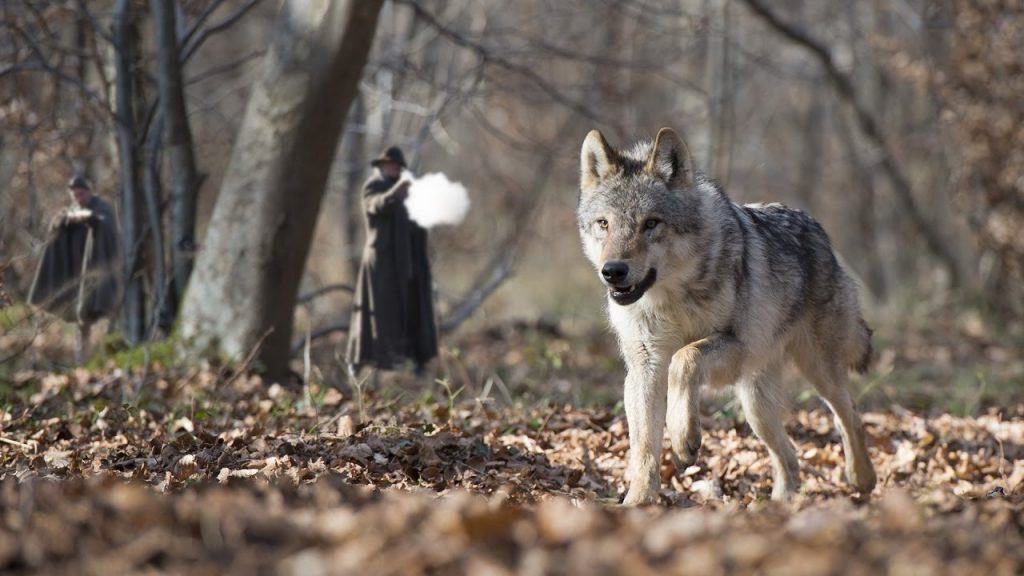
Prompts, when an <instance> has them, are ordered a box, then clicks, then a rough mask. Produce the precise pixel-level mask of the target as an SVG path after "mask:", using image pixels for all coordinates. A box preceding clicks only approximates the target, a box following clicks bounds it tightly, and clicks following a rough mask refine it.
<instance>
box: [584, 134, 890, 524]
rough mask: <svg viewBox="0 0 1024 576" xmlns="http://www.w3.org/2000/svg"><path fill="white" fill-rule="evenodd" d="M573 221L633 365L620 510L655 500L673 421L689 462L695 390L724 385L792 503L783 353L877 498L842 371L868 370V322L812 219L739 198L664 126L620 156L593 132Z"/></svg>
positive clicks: (858, 481) (794, 469)
mask: <svg viewBox="0 0 1024 576" xmlns="http://www.w3.org/2000/svg"><path fill="white" fill-rule="evenodd" d="M576 215H577V222H578V224H579V229H580V236H581V238H582V241H583V251H584V253H585V254H586V256H587V258H588V259H589V260H590V262H591V263H593V265H594V267H595V268H596V270H597V273H598V278H599V279H600V281H601V282H602V283H603V284H604V287H605V288H606V289H607V296H608V297H607V312H608V317H609V320H610V323H611V325H612V327H613V328H614V330H615V332H616V335H617V337H618V341H619V347H620V350H621V353H622V357H623V359H624V361H625V364H626V381H625V409H626V419H627V423H628V428H629V463H628V468H627V478H628V480H629V489H628V491H627V492H626V496H625V499H624V500H623V504H625V505H641V504H649V503H653V502H655V501H656V500H657V497H658V490H659V485H660V480H661V478H660V475H659V468H660V466H659V465H660V462H661V446H662V439H663V437H664V429H665V427H666V423H667V427H668V434H669V437H670V441H671V446H672V456H673V459H674V461H675V464H676V467H677V469H678V470H682V469H684V468H685V467H686V466H689V465H692V464H693V463H694V462H695V461H696V458H697V454H698V451H699V449H700V444H701V432H700V423H699V419H698V416H699V401H700V390H701V388H702V387H703V386H710V387H722V386H727V385H734V386H735V390H736V393H737V395H738V396H739V399H740V402H741V404H742V406H743V410H744V412H745V414H746V417H747V421H748V422H749V423H750V426H751V428H752V429H753V430H754V433H755V434H757V436H758V437H759V438H760V439H761V440H762V441H763V442H764V443H765V445H766V446H767V448H768V453H769V455H770V457H771V463H772V498H773V499H775V500H784V499H787V498H788V497H789V495H791V494H792V493H793V492H794V491H795V490H796V489H797V488H798V487H799V485H800V471H799V465H798V464H797V458H796V454H795V452H794V450H793V445H792V443H791V442H790V440H789V437H788V436H787V435H786V431H785V429H784V427H783V420H784V418H785V417H786V414H787V402H786V396H787V394H786V392H785V390H784V387H783V385H782V381H781V372H782V368H783V366H784V364H785V362H786V361H787V360H792V361H794V362H795V363H796V365H797V366H798V367H799V369H800V371H801V372H802V373H803V375H804V376H805V377H806V378H807V379H808V380H809V381H810V383H811V384H812V385H813V386H814V388H815V389H816V390H817V392H818V393H819V394H820V395H821V397H822V398H823V399H824V400H825V402H826V403H827V404H828V406H829V408H830V409H831V410H832V412H833V414H834V417H835V418H834V420H835V424H836V426H837V428H838V429H839V433H840V435H841V436H842V442H843V451H844V453H845V458H846V462H845V463H846V466H845V468H846V470H845V472H846V478H847V480H848V482H849V483H850V484H852V485H853V486H854V487H855V488H856V489H857V490H858V491H859V492H860V493H862V494H869V493H870V492H871V490H872V489H873V488H874V486H875V471H874V468H873V466H872V464H871V459H870V458H869V456H868V451H867V448H866V446H865V437H864V430H863V427H862V425H861V421H860V417H859V415H858V414H857V412H856V410H855V408H854V403H853V400H852V398H851V396H850V392H849V390H848V388H847V378H848V372H849V370H850V369H853V370H856V371H858V372H861V373H863V372H864V371H866V370H867V368H868V363H869V360H870V358H871V354H872V349H871V329H870V328H868V326H867V324H866V323H865V322H864V320H863V319H862V317H861V313H860V305H859V303H858V297H857V287H856V284H855V283H854V282H853V280H851V278H850V277H849V276H848V275H847V274H846V273H845V272H844V271H843V268H842V266H840V264H839V262H838V261H837V259H836V256H835V254H834V253H833V251H832V247H831V245H830V243H829V238H828V235H827V234H826V233H825V231H824V230H823V229H822V227H821V225H820V224H818V223H817V222H816V221H815V220H814V219H812V218H811V217H810V216H808V215H807V214H805V213H803V212H801V211H800V210H794V209H791V208H787V207H786V206H783V205H782V204H749V205H739V204H736V203H734V202H732V201H731V200H730V199H729V198H728V196H726V194H725V193H724V192H723V191H722V189H721V188H720V187H719V186H718V185H717V184H715V183H714V182H713V181H712V180H710V179H708V178H707V177H706V176H704V175H703V174H702V173H700V172H698V171H696V170H695V169H694V165H693V159H692V158H691V156H690V153H689V149H688V147H687V145H686V142H685V141H684V140H683V139H682V138H680V137H679V136H678V135H677V134H676V133H675V132H674V131H673V130H672V129H670V128H662V129H661V130H660V131H659V132H658V135H657V137H656V138H655V139H654V141H649V140H648V141H641V142H638V143H636V144H635V145H633V146H632V147H631V148H629V149H625V150H616V149H614V148H612V147H611V146H610V145H609V144H608V142H607V141H606V140H605V138H604V136H603V135H602V134H601V132H599V131H597V130H593V131H591V132H590V133H589V134H588V135H587V137H586V139H585V140H584V142H583V147H582V149H581V151H580V189H579V200H578V204H577V210H576Z"/></svg>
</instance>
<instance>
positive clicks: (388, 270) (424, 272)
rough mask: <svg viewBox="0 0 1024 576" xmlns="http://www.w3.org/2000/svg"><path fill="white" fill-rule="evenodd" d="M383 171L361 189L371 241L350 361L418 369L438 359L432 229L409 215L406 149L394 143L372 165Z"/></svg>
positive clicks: (352, 330)
mask: <svg viewBox="0 0 1024 576" xmlns="http://www.w3.org/2000/svg"><path fill="white" fill-rule="evenodd" d="M371 165H372V166H374V167H375V168H376V169H377V170H376V171H375V172H374V174H373V176H371V177H370V179H369V180H368V181H367V182H366V184H365V185H364V186H363V211H364V216H365V223H366V245H365V247H364V249H363V261H362V265H361V266H360V267H359V278H358V280H357V282H356V289H355V297H354V301H353V306H352V316H351V321H350V325H349V338H348V353H347V361H348V364H349V366H350V368H351V369H352V370H353V373H355V372H356V371H358V370H359V368H361V367H363V366H372V367H376V368H380V369H384V370H392V369H395V368H401V366H402V364H403V363H404V362H405V360H406V359H410V360H412V361H413V362H414V363H415V364H416V368H417V371H418V372H419V371H422V369H423V367H424V366H425V365H426V364H427V362H429V361H430V360H431V359H432V358H434V357H435V356H437V328H436V325H435V322H434V303H433V282H432V280H431V275H430V260H429V258H428V256H427V231H426V230H424V229H423V228H421V227H420V226H419V225H418V224H416V223H415V222H413V221H412V220H410V219H409V212H408V211H407V210H406V208H405V199H406V197H408V195H409V181H408V180H403V179H401V175H402V170H403V169H404V168H405V157H404V155H403V154H402V151H401V150H400V149H399V148H397V147H395V146H392V147H390V148H388V149H387V150H386V151H385V152H384V153H383V154H382V155H381V156H380V157H378V158H376V159H374V160H373V162H371Z"/></svg>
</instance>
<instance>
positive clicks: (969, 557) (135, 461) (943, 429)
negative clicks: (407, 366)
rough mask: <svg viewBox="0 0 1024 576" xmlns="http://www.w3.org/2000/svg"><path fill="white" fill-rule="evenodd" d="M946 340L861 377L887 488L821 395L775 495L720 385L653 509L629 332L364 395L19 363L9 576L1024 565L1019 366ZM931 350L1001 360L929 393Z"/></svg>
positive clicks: (3, 495)
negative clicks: (627, 495)
mask: <svg viewBox="0 0 1024 576" xmlns="http://www.w3.org/2000/svg"><path fill="white" fill-rule="evenodd" d="M938 333H940V334H944V335H948V332H947V331H942V330H940V331H938ZM944 337H945V336H943V337H935V338H930V337H927V336H922V337H921V338H918V339H913V338H911V339H905V340H904V342H909V343H908V344H906V346H901V347H899V348H898V349H897V350H896V351H895V352H891V353H886V352H883V354H882V357H881V358H880V364H881V365H882V366H883V367H884V365H885V364H886V363H888V364H890V365H892V366H895V368H894V369H891V370H890V372H884V368H883V369H882V370H883V371H880V372H879V373H877V374H875V375H873V376H869V377H868V378H866V379H865V380H864V381H862V382H859V383H858V385H857V386H858V390H859V397H860V400H861V402H862V404H864V405H866V406H867V409H866V410H865V412H864V414H863V419H864V422H865V425H866V429H867V435H868V437H869V445H870V448H869V450H870V453H871V456H872V460H873V462H874V464H875V466H876V468H877V471H878V476H879V486H878V487H877V488H876V490H875V491H874V493H872V494H871V495H870V496H868V497H860V496H858V495H856V494H855V493H854V492H852V491H851V490H850V489H849V488H848V487H847V486H846V484H845V483H844V481H843V477H842V468H843V466H842V450H841V445H840V442H839V438H838V435H837V433H836V432H835V429H834V427H833V425H832V421H831V416H830V415H829V414H828V412H827V410H825V409H824V408H822V406H821V404H820V402H818V401H817V400H813V399H809V398H805V397H803V396H801V397H799V398H798V399H797V402H796V405H797V409H796V410H795V411H794V413H793V416H792V417H791V418H790V419H789V422H788V430H789V432H790V435H791V437H792V438H793V441H794V444H795V446H796V448H797V452H798V455H799V458H800V462H801V467H802V470H801V473H802V480H803V485H802V488H801V490H800V493H799V494H798V495H797V496H796V497H795V498H794V500H793V501H792V502H788V503H777V502H771V501H769V500H768V496H769V494H770V492H771V479H770V464H769V461H768V458H767V454H766V452H765V450H764V448H763V445H762V444H761V443H760V442H759V441H758V440H757V439H756V438H755V437H754V436H753V434H752V432H751V431H750V428H749V426H748V425H747V424H746V423H745V421H744V420H743V417H742V413H741V412H740V411H738V410H736V409H735V403H734V402H733V401H731V400H728V399H722V398H719V399H712V400H711V401H710V402H708V403H707V406H706V409H705V414H704V416H703V418H702V427H703V429H704V444H703V447H702V448H701V455H700V459H699V461H698V464H697V465H695V466H692V467H690V468H688V469H686V470H676V469H674V467H673V466H672V464H671V463H670V460H669V458H668V456H667V455H666V457H665V459H664V462H663V466H662V478H663V489H662V492H661V502H660V503H659V505H656V506H649V507H645V508H641V509H627V508H623V507H621V506H619V505H618V501H619V499H620V498H621V495H622V494H623V492H624V490H625V487H626V482H625V478H624V468H625V462H626V455H627V448H628V439H627V434H626V422H625V418H624V415H623V414H622V410H621V403H619V402H618V398H617V395H616V394H617V393H616V391H615V389H616V388H617V386H618V384H616V382H617V381H618V380H619V378H621V369H620V368H618V361H617V360H616V359H615V356H614V352H613V351H612V350H611V349H610V345H611V342H610V340H611V338H610V336H608V335H607V334H598V335H597V336H594V337H593V338H592V339H589V340H588V339H584V338H580V337H577V336H566V335H564V334H560V333H559V331H558V330H557V328H554V327H550V326H547V327H545V326H531V327H523V326H519V327H515V326H512V327H505V328H502V329H492V330H491V331H483V332H479V333H475V334H473V335H472V336H467V337H465V338H463V339H461V340H459V341H457V342H456V343H454V344H451V345H449V347H448V350H447V352H446V355H445V356H446V360H445V366H444V368H445V370H444V372H445V373H446V374H448V375H449V376H448V379H446V380H442V381H441V382H439V383H436V384H434V383H428V382H426V381H416V380H413V379H409V378H406V379H404V380H403V379H402V378H392V379H387V378H385V379H383V380H381V381H380V382H377V383H376V384H373V385H371V384H370V383H365V384H364V385H363V386H364V387H365V388H367V389H365V390H362V391H360V390H355V389H353V388H351V387H349V386H344V387H343V388H342V390H339V389H337V388H335V387H333V386H330V385H328V383H329V382H330V381H331V379H332V376H331V375H330V374H329V373H328V371H327V370H325V371H324V372H323V373H322V372H321V371H320V370H319V369H318V368H317V365H316V361H314V366H312V370H311V373H312V377H311V378H310V382H311V384H310V386H309V388H308V389H305V390H304V389H301V388H299V389H289V388H284V387H281V386H278V385H271V386H267V385H265V383H263V382H262V380H261V379H260V378H259V377H258V376H255V375H252V374H250V373H248V372H246V371H237V372H236V371H233V370H232V369H229V368H227V367H221V366H217V365H212V366H210V365H207V366H204V367H201V368H187V367H181V366H170V367H161V366H159V364H154V365H152V366H150V367H149V369H148V370H145V371H144V370H143V369H142V368H134V369H127V368H126V367H124V366H122V367H118V360H117V358H116V357H111V358H110V359H109V360H108V361H106V363H105V365H103V366H98V367H94V368H93V369H90V370H85V369H81V370H70V369H65V370H53V369H44V368H40V367H38V366H37V367H35V368H33V367H31V366H27V367H22V368H20V369H19V370H17V371H14V372H10V373H5V374H6V375H4V374H0V376H3V381H2V382H0V391H2V392H3V394H2V397H0V572H3V573H5V574H6V573H11V574H18V573H26V574H27V573H34V574H36V573H60V574H67V573H85V574H93V573H96V574H127V573H147V574H153V573H166V574H176V573H190V574H221V573H232V574H254V573H285V574H420V573H432V574H436V573H443V574H446V573H471V574H496V575H500V574H588V575H589V574H619V573H623V574H661V573H680V574H691V573H692V574H702V575H709V574H712V575H713V574H739V573H765V574H787V575H792V574H878V573H886V572H887V573H892V574H1020V573H1024V401H1022V399H1021V397H1020V394H1021V393H1022V392H1021V388H1022V387H1021V386H1020V383H1021V380H1020V379H1019V378H1020V374H1021V372H1020V366H1019V364H1018V363H1019V360H1020V359H1019V357H1018V356H1016V353H1014V352H1013V351H1012V350H1009V351H1007V350H1004V349H1002V348H1000V346H1003V345H1002V344H996V343H995V341H992V342H989V343H988V344H984V345H981V344H977V343H976V342H975V343H974V344H969V346H973V348H964V349H961V348H960V347H961V346H962V345H961V344H959V343H961V342H963V341H965V340H966V341H968V342H971V341H970V340H969V339H966V338H964V337H962V335H960V336H957V335H956V334H953V335H952V336H950V340H943V338H944ZM951 341H955V342H957V343H958V344H956V345H955V346H951V348H952V349H951V350H947V351H946V352H942V353H937V352H936V351H935V350H936V349H938V348H941V347H942V346H945V344H942V342H946V343H948V342H951ZM570 342H572V344H573V345H572V346H570V345H569V343H570ZM936 342H940V343H938V344H937V343H936ZM8 344H9V343H8ZM915 347H916V348H921V347H924V349H926V351H925V352H921V351H920V350H918V351H917V352H913V350H914V349H915ZM937 347H938V348H937ZM7 349H11V348H7ZM908 350H910V351H908ZM332 353H333V352H332V351H326V352H324V353H323V354H321V356H320V358H321V360H320V361H321V362H323V363H324V365H326V364H327V362H328V360H325V359H324V358H330V356H331V354H332ZM887 354H888V355H887ZM914 354H921V355H923V356H929V357H931V358H933V361H932V364H935V361H934V358H936V357H937V356H936V354H938V357H940V358H946V360H945V364H943V362H942V361H940V362H939V365H948V366H949V367H950V369H951V370H953V371H954V372H951V374H953V373H960V372H962V371H963V369H964V362H962V361H961V360H962V359H961V358H960V356H961V355H970V357H972V358H982V359H983V360H982V361H981V362H979V364H978V366H983V367H984V370H986V372H985V374H986V376H985V377H984V378H981V377H979V378H978V379H977V382H978V384H976V385H975V386H973V387H970V386H968V387H967V388H965V389H964V390H960V388H958V387H957V385H956V384H955V382H956V377H955V376H950V375H945V376H943V375H938V376H936V375H932V376H929V377H928V378H932V380H929V381H930V382H932V384H933V385H934V386H936V389H937V390H943V389H945V390H946V393H945V395H944V396H939V395H934V396H933V398H935V399H936V400H937V402H936V405H937V406H939V408H932V409H928V408H926V407H923V406H918V405H915V402H917V401H921V402H923V398H924V397H925V396H926V395H927V393H926V392H921V388H922V386H924V384H921V383H915V385H914V389H915V392H914V393H913V394H906V395H902V396H899V394H900V391H899V386H900V382H899V381H897V380H894V378H893V376H892V374H893V373H894V372H893V370H895V373H896V374H904V373H908V374H909V373H916V372H913V370H911V368H913V366H914V364H913V362H911V361H909V360H908V358H910V359H912V358H913V357H914V356H913V355H914ZM923 356H922V357H923ZM314 357H316V356H315V355H314ZM993 358H994V360H993ZM1000 359H1003V360H1006V362H1001V361H1000ZM978 366H976V367H975V369H976V371H977V370H981V369H982V368H978ZM481 367H487V369H486V370H485V371H481V370H483V369H482V368H481ZM922 370H923V369H922ZM943 378H945V380H946V381H947V382H952V384H948V385H947V386H946V387H945V388H943V387H942V385H941V381H942V379H943ZM926 380H927V378H926ZM581 382H582V383H590V382H593V386H591V387H586V386H581V385H580V383H581ZM136 387H138V392H136ZM958 390H960V391H959V392H958ZM1014 390H1016V392H1013V391H1014ZM1006 391H1009V392H1006ZM961 396H962V398H961ZM915 399H916V400H915ZM951 400H953V401H954V402H953V403H951V404H950V403H948V402H949V401H951ZM943 402H947V403H943ZM908 406H909V407H908ZM957 410H960V413H959V414H957V415H954V413H956V412H957ZM951 412H953V413H951Z"/></svg>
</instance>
